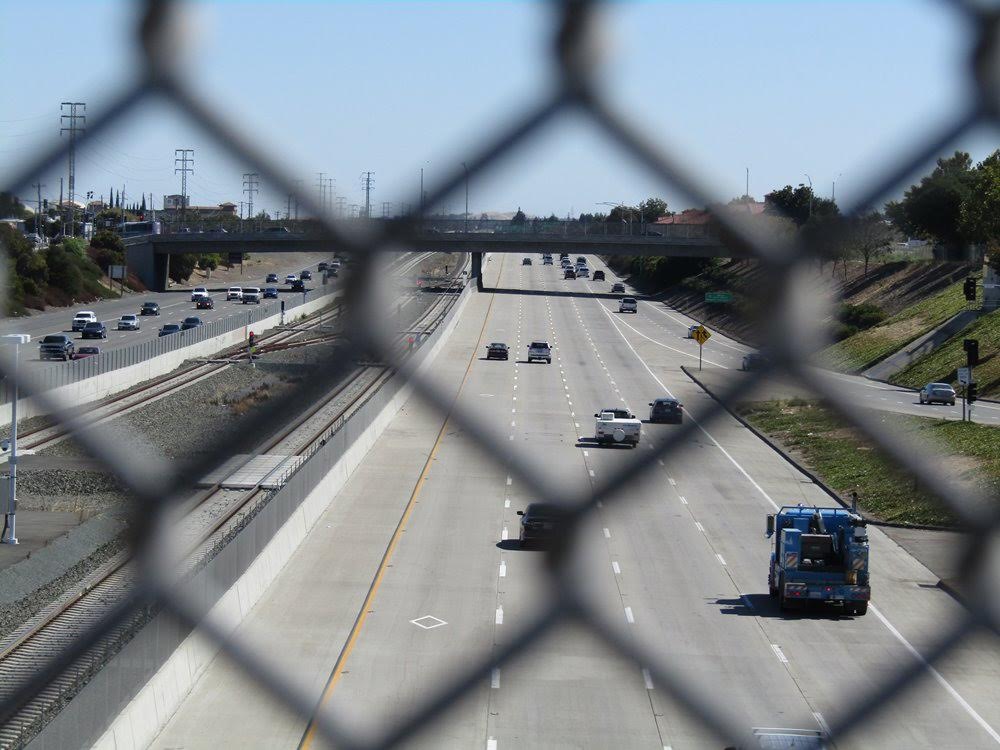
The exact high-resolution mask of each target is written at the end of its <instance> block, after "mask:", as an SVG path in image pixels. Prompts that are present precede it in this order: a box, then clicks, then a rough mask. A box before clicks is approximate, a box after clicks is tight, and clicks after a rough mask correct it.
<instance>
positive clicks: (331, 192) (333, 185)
mask: <svg viewBox="0 0 1000 750" xmlns="http://www.w3.org/2000/svg"><path fill="white" fill-rule="evenodd" d="M336 193H337V181H336V180H335V179H334V178H333V177H328V178H327V179H326V203H324V204H323V209H324V210H325V211H327V212H328V213H332V212H333V199H334V197H335V196H336Z"/></svg>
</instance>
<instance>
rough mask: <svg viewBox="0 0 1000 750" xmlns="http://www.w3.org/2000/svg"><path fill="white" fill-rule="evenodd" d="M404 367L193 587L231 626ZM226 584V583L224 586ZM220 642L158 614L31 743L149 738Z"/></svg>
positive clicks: (343, 470)
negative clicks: (215, 643) (211, 641)
mask: <svg viewBox="0 0 1000 750" xmlns="http://www.w3.org/2000/svg"><path fill="white" fill-rule="evenodd" d="M470 294H471V287H466V289H465V290H464V291H463V292H462V295H461V297H460V298H459V300H458V301H457V302H456V304H455V305H454V306H453V307H452V309H451V311H450V312H449V313H448V315H447V317H446V318H445V319H444V321H443V322H442V324H441V325H440V326H439V327H438V328H437V330H436V331H435V332H434V333H433V334H432V335H431V336H430V337H429V338H428V339H427V340H426V341H425V343H424V344H423V345H422V346H421V347H420V349H419V350H418V351H417V352H416V353H415V354H414V355H413V356H414V357H420V358H421V359H420V363H419V370H420V371H424V370H426V368H428V367H429V366H430V365H431V363H432V362H433V360H434V358H435V357H436V356H437V354H438V352H439V351H440V350H441V348H442V347H443V346H444V344H445V343H446V342H447V340H448V338H449V336H450V334H451V332H452V331H453V330H454V327H455V325H456V323H457V321H458V318H459V316H460V315H461V312H462V309H463V308H464V306H465V304H466V303H467V302H468V299H469V296H470ZM410 393H411V387H410V385H409V384H408V383H407V382H405V380H404V379H403V378H402V377H401V376H399V375H397V376H395V377H394V378H392V379H391V380H390V381H389V382H388V383H386V385H384V386H383V387H382V388H381V389H380V390H379V391H378V392H377V393H375V394H374V395H373V396H372V397H371V398H369V400H368V401H367V402H366V403H365V404H364V405H362V406H361V407H360V408H359V409H358V410H357V411H356V412H355V413H354V414H353V415H352V416H351V418H350V419H349V420H348V421H347V422H345V424H344V426H343V427H342V428H341V429H340V430H339V431H338V432H336V433H335V434H334V435H333V436H332V437H331V438H330V439H328V440H327V443H326V445H325V446H324V447H323V448H321V449H320V450H319V451H317V453H316V454H314V455H313V457H312V459H310V460H309V461H308V462H306V463H305V464H304V465H303V466H302V467H301V468H300V469H299V470H298V471H297V472H296V473H295V474H294V475H292V477H291V478H290V480H289V482H288V483H287V484H286V485H285V486H284V487H283V488H282V489H281V490H279V491H278V492H277V493H276V494H275V495H274V496H273V497H272V498H270V500H269V501H268V503H267V504H266V505H265V506H264V508H263V509H261V510H260V512H258V513H257V515H256V516H254V518H253V520H251V521H250V523H249V524H248V526H247V527H246V528H245V529H243V530H242V531H241V532H240V534H239V536H238V537H237V538H236V539H234V540H233V541H232V542H230V543H229V544H228V545H227V546H226V547H225V548H224V549H223V550H221V551H220V552H219V554H218V555H216V556H215V557H214V558H213V559H212V560H211V561H210V562H209V563H208V564H207V565H206V566H205V568H204V569H202V570H201V571H200V572H199V573H198V574H197V575H196V576H195V578H194V580H192V581H191V582H190V584H189V586H188V589H189V591H190V592H191V594H192V595H193V596H195V597H196V598H197V599H198V601H199V604H201V605H202V606H203V607H204V608H205V609H210V611H211V612H212V615H213V616H217V617H218V618H220V621H222V622H224V623H225V627H226V630H227V632H232V631H233V630H235V628H236V627H237V626H238V625H239V623H240V622H241V621H242V620H243V618H244V617H245V616H246V615H247V613H248V612H249V611H250V610H251V609H252V608H253V606H254V605H255V604H256V603H257V601H258V600H259V599H260V597H261V596H262V595H263V594H264V592H265V591H266V590H267V588H268V586H270V585H271V583H272V582H273V581H274V579H275V578H276V577H277V575H278V573H279V572H280V571H281V569H282V568H283V567H284V566H285V564H286V563H287V562H288V560H289V559H290V558H291V556H292V555H293V554H294V552H295V550H296V549H297V548H298V546H299V544H300V543H301V542H302V541H303V540H304V539H305V537H306V535H307V534H308V533H309V531H310V529H312V527H313V525H314V524H315V523H316V521H317V520H318V519H319V518H320V516H321V515H322V514H323V512H324V511H325V510H326V509H327V507H329V506H330V504H331V503H333V502H336V499H337V495H338V493H339V492H340V490H341V489H342V488H343V486H344V485H345V484H346V483H347V481H348V479H349V478H350V477H351V475H352V474H353V472H354V471H355V469H356V468H357V467H358V466H359V465H360V463H361V461H362V460H364V457H365V455H366V454H367V453H368V451H369V450H370V449H371V447H372V446H373V445H374V444H375V442H376V441H377V440H378V439H379V437H380V436H381V435H382V432H383V431H384V430H385V428H386V427H387V426H388V425H389V423H390V422H391V421H392V419H393V417H395V415H396V412H397V411H398V410H399V408H400V407H401V406H402V405H403V404H404V403H405V402H406V400H407V399H408V398H409V397H410ZM220 592H224V593H222V594H221V595H220ZM217 653H218V649H217V648H216V647H215V646H214V645H212V644H210V643H208V642H207V641H206V639H205V638H204V637H202V636H199V635H197V634H192V633H191V632H190V630H189V629H188V628H185V627H183V626H181V625H178V624H177V623H176V621H175V620H174V619H173V618H172V617H170V616H169V615H166V614H159V615H157V616H156V617H155V618H154V620H153V621H151V622H150V623H149V624H148V625H147V626H146V627H144V628H143V630H142V631H140V632H139V633H138V634H137V635H136V636H135V637H134V638H133V639H132V640H131V641H130V642H129V643H128V644H127V645H126V646H125V647H124V648H123V649H122V651H121V652H120V653H119V654H118V655H117V656H115V657H114V658H113V659H112V660H111V661H110V662H109V663H108V664H107V665H106V666H105V667H104V668H103V669H102V670H101V671H100V672H99V673H98V674H97V675H96V676H95V677H94V678H93V679H92V680H91V681H90V682H89V683H88V684H87V685H86V687H84V688H83V689H82V690H81V691H80V693H79V694H78V695H77V696H76V697H75V698H73V700H71V701H70V702H69V704H68V705H67V706H66V707H65V708H64V709H63V710H62V711H61V712H60V713H59V715H58V716H56V717H55V718H54V719H53V720H52V721H51V722H50V723H49V724H48V725H47V726H46V727H45V729H44V730H43V731H42V732H41V734H39V735H38V736H37V737H36V738H35V739H34V740H33V741H32V742H31V743H30V746H31V747H32V748H43V749H48V748H71V747H98V748H102V750H112V749H113V750H125V749H131V748H141V747H146V746H147V745H148V744H149V743H150V742H151V741H152V740H153V739H154V738H155V737H156V734H157V733H158V732H159V731H160V729H161V728H162V727H163V726H164V725H165V724H166V722H167V721H168V720H169V718H170V717H171V716H172V715H173V713H174V712H175V711H176V710H177V708H178V706H179V705H180V703H181V701H182V700H183V699H184V697H185V696H186V695H187V693H188V692H189V691H190V690H191V688H192V687H193V686H194V684H195V682H197V680H198V678H199V677H200V676H201V674H202V673H203V672H204V670H205V668H206V667H207V666H208V665H209V664H210V663H211V661H212V660H213V659H214V658H215V657H216V655H217Z"/></svg>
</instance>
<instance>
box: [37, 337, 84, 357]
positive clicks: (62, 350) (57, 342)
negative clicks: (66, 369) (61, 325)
mask: <svg viewBox="0 0 1000 750" xmlns="http://www.w3.org/2000/svg"><path fill="white" fill-rule="evenodd" d="M75 353H76V344H74V343H73V339H71V338H70V337H69V336H67V335H66V334H65V333H52V334H49V335H48V336H43V337H42V340H41V341H40V342H39V344H38V358H39V359H61V360H62V361H63V362H68V361H69V360H71V359H73V355H74V354H75Z"/></svg>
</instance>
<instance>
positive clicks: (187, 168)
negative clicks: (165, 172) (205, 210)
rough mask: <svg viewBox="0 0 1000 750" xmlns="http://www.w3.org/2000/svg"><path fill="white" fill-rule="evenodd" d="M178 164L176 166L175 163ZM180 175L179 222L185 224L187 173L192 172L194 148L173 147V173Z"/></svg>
mask: <svg viewBox="0 0 1000 750" xmlns="http://www.w3.org/2000/svg"><path fill="white" fill-rule="evenodd" d="M178 164H180V166H179V167H178V166H177V165H178ZM178 172H179V173H180V175H181V224H182V225H183V226H187V209H188V175H189V174H194V149H193V148H175V149H174V174H177V173H178Z"/></svg>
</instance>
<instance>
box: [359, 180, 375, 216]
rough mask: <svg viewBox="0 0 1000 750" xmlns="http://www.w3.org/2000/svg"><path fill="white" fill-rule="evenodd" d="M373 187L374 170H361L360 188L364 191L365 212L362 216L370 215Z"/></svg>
mask: <svg viewBox="0 0 1000 750" xmlns="http://www.w3.org/2000/svg"><path fill="white" fill-rule="evenodd" d="M373 187H375V173H374V172H362V173H361V189H362V190H364V191H365V213H364V217H365V218H366V219H370V218H371V217H372V188H373Z"/></svg>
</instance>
